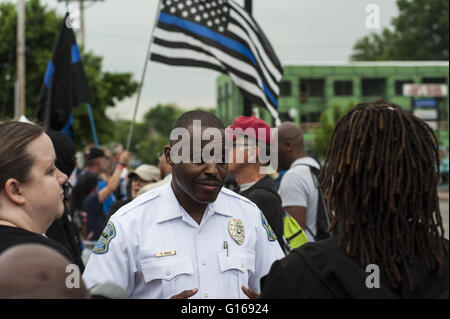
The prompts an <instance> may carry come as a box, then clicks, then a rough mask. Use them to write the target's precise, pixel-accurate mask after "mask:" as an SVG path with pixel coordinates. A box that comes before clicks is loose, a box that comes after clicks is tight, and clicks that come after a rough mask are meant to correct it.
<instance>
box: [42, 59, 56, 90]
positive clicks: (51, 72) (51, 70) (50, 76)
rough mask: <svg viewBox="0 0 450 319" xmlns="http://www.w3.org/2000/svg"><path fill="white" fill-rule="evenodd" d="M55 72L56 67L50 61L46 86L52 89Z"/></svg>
mask: <svg viewBox="0 0 450 319" xmlns="http://www.w3.org/2000/svg"><path fill="white" fill-rule="evenodd" d="M53 72H55V66H54V65H53V62H52V60H50V61H48V65H47V70H46V71H45V76H44V85H45V86H46V87H47V89H48V88H50V83H51V82H52V77H53Z"/></svg>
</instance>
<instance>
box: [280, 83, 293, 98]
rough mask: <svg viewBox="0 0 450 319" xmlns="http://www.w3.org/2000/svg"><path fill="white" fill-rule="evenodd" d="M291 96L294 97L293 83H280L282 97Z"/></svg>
mask: <svg viewBox="0 0 450 319" xmlns="http://www.w3.org/2000/svg"><path fill="white" fill-rule="evenodd" d="M291 95H292V83H291V81H281V82H280V96H291Z"/></svg>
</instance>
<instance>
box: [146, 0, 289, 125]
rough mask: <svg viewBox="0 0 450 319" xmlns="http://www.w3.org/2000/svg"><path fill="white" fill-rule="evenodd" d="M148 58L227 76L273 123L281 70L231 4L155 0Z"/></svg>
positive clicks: (247, 18)
mask: <svg viewBox="0 0 450 319" xmlns="http://www.w3.org/2000/svg"><path fill="white" fill-rule="evenodd" d="M150 53H151V55H150V59H151V60H153V61H157V62H161V63H165V64H169V65H180V66H192V67H203V68H208V69H213V70H217V71H219V72H222V73H226V74H228V75H229V76H230V77H231V79H232V80H233V81H234V83H235V84H236V86H237V87H238V88H239V89H240V90H241V92H242V94H243V95H244V96H245V97H246V98H247V99H248V100H250V101H251V102H252V103H255V104H259V105H262V106H265V107H266V108H267V109H268V110H269V112H270V113H271V115H272V116H273V117H274V118H275V119H278V95H279V92H280V88H279V82H280V80H281V77H282V75H283V68H282V66H281V63H280V61H279V60H278V57H277V56H276V54H275V51H274V50H273V48H272V46H271V45H270V43H269V41H268V40H267V38H266V36H265V35H264V32H263V31H262V30H261V28H260V27H259V25H258V23H257V22H256V21H255V20H254V19H253V18H252V16H251V15H250V14H248V12H247V11H245V9H243V8H242V7H241V6H239V5H238V4H236V3H235V2H234V1H233V0H161V12H160V13H159V18H158V22H157V25H156V28H155V31H154V33H153V42H152V46H151V52H150Z"/></svg>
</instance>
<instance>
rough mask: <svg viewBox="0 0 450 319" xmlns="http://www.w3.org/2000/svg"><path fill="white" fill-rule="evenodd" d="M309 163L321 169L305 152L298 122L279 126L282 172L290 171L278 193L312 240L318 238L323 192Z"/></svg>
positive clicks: (279, 164) (279, 151) (285, 208)
mask: <svg viewBox="0 0 450 319" xmlns="http://www.w3.org/2000/svg"><path fill="white" fill-rule="evenodd" d="M309 166H312V167H315V168H318V169H320V165H319V163H317V161H316V160H314V159H313V158H312V157H309V156H308V154H307V153H306V151H305V147H304V144H303V132H302V130H301V129H300V127H298V126H297V125H295V124H294V123H290V122H286V123H283V124H281V125H280V127H279V128H278V171H282V170H288V171H287V172H286V173H285V174H284V176H283V178H282V180H281V183H280V187H279V189H278V193H279V194H280V197H281V201H282V205H283V208H284V210H285V211H286V212H287V213H288V214H289V215H291V216H292V217H294V218H295V220H296V221H297V222H298V223H299V224H300V226H301V227H302V228H303V229H304V230H305V231H306V234H307V236H308V241H315V240H314V237H315V236H316V231H317V203H318V196H319V193H318V190H317V188H316V186H315V183H314V180H313V175H312V173H311V171H310V168H309Z"/></svg>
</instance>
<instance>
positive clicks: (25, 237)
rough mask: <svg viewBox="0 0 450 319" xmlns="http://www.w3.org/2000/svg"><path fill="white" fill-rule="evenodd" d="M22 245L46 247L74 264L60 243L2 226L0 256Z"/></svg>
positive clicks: (0, 228)
mask: <svg viewBox="0 0 450 319" xmlns="http://www.w3.org/2000/svg"><path fill="white" fill-rule="evenodd" d="M20 244H42V245H45V246H47V247H50V248H53V249H55V250H56V251H58V252H59V253H60V254H61V255H63V256H64V257H66V258H67V259H69V261H70V262H71V263H72V262H73V259H72V256H71V254H70V253H69V251H68V250H67V249H66V248H65V247H64V246H63V245H61V244H60V243H58V242H56V241H54V240H51V239H48V238H47V237H45V236H43V235H40V234H37V233H33V232H30V231H28V230H25V229H22V228H16V227H11V226H4V225H0V254H1V253H2V252H3V251H5V250H6V249H8V248H10V247H12V246H15V245H20Z"/></svg>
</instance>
